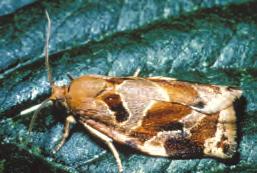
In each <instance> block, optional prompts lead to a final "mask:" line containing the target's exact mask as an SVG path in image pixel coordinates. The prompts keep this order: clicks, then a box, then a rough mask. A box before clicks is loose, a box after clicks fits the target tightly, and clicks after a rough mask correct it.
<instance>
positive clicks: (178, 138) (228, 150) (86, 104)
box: [21, 12, 242, 172]
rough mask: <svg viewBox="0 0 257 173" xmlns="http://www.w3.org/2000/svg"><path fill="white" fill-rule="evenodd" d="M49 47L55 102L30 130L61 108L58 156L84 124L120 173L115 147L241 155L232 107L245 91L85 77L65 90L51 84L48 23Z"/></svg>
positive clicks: (164, 81) (176, 155)
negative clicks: (71, 134)
mask: <svg viewBox="0 0 257 173" xmlns="http://www.w3.org/2000/svg"><path fill="white" fill-rule="evenodd" d="M46 15H47V18H48V30H47V38H46V46H45V58H46V67H47V69H48V70H47V71H48V79H49V82H50V84H51V87H52V94H51V96H50V97H49V98H48V99H47V100H46V101H44V102H43V103H42V104H40V105H37V106H34V107H33V108H31V109H28V110H25V111H23V112H21V114H28V113H30V112H32V111H35V110H36V111H35V113H34V115H33V118H32V120H31V124H30V130H31V128H32V124H33V121H34V120H35V117H36V115H37V113H38V112H39V111H40V109H41V108H43V107H44V106H45V105H46V103H49V102H52V103H58V104H59V105H62V106H63V108H64V109H65V110H66V113H67V116H66V117H67V118H66V122H65V126H64V133H63V136H62V139H61V141H60V143H59V144H58V145H57V146H56V148H55V149H54V151H55V152H57V151H58V150H59V149H60V148H61V147H62V145H63V144H64V143H65V140H66V138H67V137H68V135H69V131H70V124H71V123H75V122H77V123H80V124H82V125H83V126H84V127H85V128H86V129H87V130H88V131H89V132H90V133H92V134H93V135H94V136H96V137H98V138H100V139H101V140H102V141H103V142H105V143H106V144H107V146H108V147H109V149H110V150H111V151H112V153H113V155H114V157H115V159H116V161H117V165H118V169H119V172H122V164H121V160H120V158H119V153H118V152H117V150H116V148H115V146H114V145H113V142H116V143H120V144H125V145H127V146H129V147H132V148H134V149H136V150H138V151H140V152H142V153H145V154H148V155H152V156H162V157H171V158H194V157H197V158H199V157H214V158H221V159H229V158H232V157H233V155H234V154H235V152H236V149H237V142H236V135H237V134H236V115H235V110H234V107H233V102H234V101H235V100H236V99H237V98H239V97H240V96H241V94H242V92H241V90H239V89H236V88H233V87H228V86H218V85H210V84H197V83H189V82H185V81H178V80H176V79H173V78H167V77H148V78H141V77H139V76H138V72H137V73H136V74H135V75H134V76H131V77H109V76H100V75H86V76H81V77H79V78H72V77H71V76H70V79H71V82H70V84H69V85H67V86H57V85H55V84H54V82H53V81H52V75H51V70H50V66H49V60H48V59H49V58H48V42H49V37H50V28H51V23H50V18H49V16H48V13H47V12H46Z"/></svg>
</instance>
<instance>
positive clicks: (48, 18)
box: [44, 10, 54, 86]
mask: <svg viewBox="0 0 257 173" xmlns="http://www.w3.org/2000/svg"><path fill="white" fill-rule="evenodd" d="M45 14H46V18H47V30H46V41H45V50H44V52H45V65H46V69H47V74H48V81H49V83H50V85H51V86H52V85H53V84H54V81H53V78H52V70H51V68H50V64H49V53H48V47H49V40H50V35H51V19H50V17H49V14H48V12H47V10H45Z"/></svg>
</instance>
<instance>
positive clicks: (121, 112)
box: [102, 93, 129, 122]
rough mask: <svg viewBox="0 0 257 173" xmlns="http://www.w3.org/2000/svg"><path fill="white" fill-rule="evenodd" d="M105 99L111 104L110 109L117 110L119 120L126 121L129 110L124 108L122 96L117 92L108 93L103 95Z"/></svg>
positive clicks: (116, 114)
mask: <svg viewBox="0 0 257 173" xmlns="http://www.w3.org/2000/svg"><path fill="white" fill-rule="evenodd" d="M102 99H103V101H104V102H105V103H106V104H107V105H108V106H109V108H110V110H112V111H113V112H115V116H116V120H117V121H118V122H123V121H126V120H127V119H128V117H129V113H128V111H127V110H126V109H125V108H124V106H123V104H122V101H121V98H120V96H119V95H118V94H115V93H106V94H104V95H103V96H102Z"/></svg>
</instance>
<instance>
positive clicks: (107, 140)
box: [83, 123, 123, 172]
mask: <svg viewBox="0 0 257 173" xmlns="http://www.w3.org/2000/svg"><path fill="white" fill-rule="evenodd" d="M83 125H84V127H85V128H86V129H87V130H88V131H89V132H90V133H92V134H93V135H94V136H96V137H98V138H100V139H101V140H103V141H104V142H105V143H106V144H107V146H108V147H109V149H110V150H111V152H112V154H113V156H114V158H115V159H116V162H117V165H118V169H119V172H122V171H123V168H122V164H121V160H120V156H119V153H118V151H117V149H116V148H115V146H114V145H113V141H112V139H111V138H109V137H108V136H106V135H104V134H103V133H101V132H99V131H97V130H96V129H94V128H92V127H91V126H89V125H87V124H86V123H84V124H83Z"/></svg>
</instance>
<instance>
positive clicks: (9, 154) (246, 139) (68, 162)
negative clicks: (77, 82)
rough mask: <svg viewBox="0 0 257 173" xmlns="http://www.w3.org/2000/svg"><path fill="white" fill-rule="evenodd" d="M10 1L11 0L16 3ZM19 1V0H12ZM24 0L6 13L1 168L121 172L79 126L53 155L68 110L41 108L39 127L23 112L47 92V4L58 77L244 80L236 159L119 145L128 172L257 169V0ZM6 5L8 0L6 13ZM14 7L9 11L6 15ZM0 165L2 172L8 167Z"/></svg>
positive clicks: (1, 40) (1, 38)
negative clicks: (165, 154)
mask: <svg viewBox="0 0 257 173" xmlns="http://www.w3.org/2000/svg"><path fill="white" fill-rule="evenodd" d="M10 2H11V1H10ZM13 2H14V1H13ZM24 2H25V1H17V2H16V3H15V5H11V4H12V3H9V4H10V5H9V6H11V8H12V9H15V10H16V9H18V8H19V9H18V10H16V11H15V10H9V12H8V15H5V16H2V17H1V20H0V59H1V60H0V88H1V89H0V103H1V107H0V119H1V120H0V126H1V128H0V141H1V144H0V147H1V150H0V170H1V171H2V170H3V172H35V170H45V171H42V172H117V165H116V162H115V160H114V158H113V156H112V154H111V153H110V152H109V150H108V148H107V147H106V146H105V144H103V143H102V142H101V141H98V140H97V139H95V138H94V137H92V136H90V135H89V134H87V133H86V131H85V129H83V128H80V127H78V126H74V127H73V130H72V134H71V136H70V138H69V139H68V141H67V142H66V143H65V145H64V146H63V147H62V148H61V150H60V151H59V152H58V153H57V154H56V155H53V154H51V152H52V150H53V148H54V146H55V145H56V144H57V142H58V140H59V139H60V137H61V134H62V130H63V119H64V115H62V114H61V113H60V112H58V111H52V112H51V111H50V108H48V109H45V110H43V111H42V112H41V114H40V116H39V118H38V120H37V122H36V125H35V129H34V131H33V133H32V134H31V135H29V134H28V131H27V129H28V124H29V120H30V117H29V116H27V117H22V118H14V117H15V116H16V115H18V114H19V112H20V111H21V110H24V109H25V108H28V107H30V106H32V105H35V104H38V103H40V102H41V101H42V100H44V99H45V98H47V97H48V96H49V95H50V85H49V83H48V82H47V73H46V69H45V66H44V57H43V47H44V39H45V29H46V17H45V15H44V10H45V9H47V10H48V12H49V14H50V17H51V19H52V34H51V40H50V61H51V66H52V69H53V76H54V80H55V81H56V82H57V83H58V84H60V85H61V84H67V83H69V79H68V77H67V76H66V74H67V73H68V72H69V73H70V74H71V75H72V76H74V77H78V76H81V75H85V74H103V75H114V76H128V75H132V74H133V73H134V71H135V70H136V69H137V68H138V67H140V68H141V69H142V73H141V75H142V76H168V77H175V78H178V79H181V80H188V81H192V82H201V83H208V84H220V85H232V86H238V87H241V88H242V90H243V92H244V94H243V98H242V99H241V100H240V102H239V104H238V105H237V107H238V115H237V117H238V129H239V130H238V136H239V139H238V140H239V148H238V157H235V158H234V159H233V160H232V161H230V162H224V161H220V160H215V159H210V158H204V159H188V160H174V159H169V158H159V157H151V156H147V155H144V154H142V153H138V152H135V151H132V150H131V149H130V148H128V147H124V146H119V145H118V146H117V148H118V150H119V151H120V155H121V159H122V163H123V166H124V169H125V172H145V173H150V172H254V171H255V170H256V169H257V168H256V165H257V154H256V153H257V146H256V145H255V144H256V140H257V123H256V122H257V121H256V120H257V105H256V103H257V82H256V81H257V80H256V78H257V34H256V33H257V13H256V9H257V2H256V1H246V0H244V1H239V0H227V1H226V0H220V1H206V0H204V1H197V0H195V1H193V0H191V1H188V0H178V1H173V0H166V1H154V0H152V1H151V0H149V1H148V0H138V1H136V0H131V1H119V0H108V1H100V0H99V1H83V0H77V1H69V0H62V1H61V0H59V1H54V2H53V1H50V0H48V1H47V0H46V1H35V2H34V1H27V2H30V3H32V2H33V3H32V4H30V5H25V6H24V5H23V4H24ZM5 11H8V10H6V9H5V8H4V6H1V3H0V15H3V14H7V13H6V12H5ZM9 13H10V14H9ZM1 171H0V172H1Z"/></svg>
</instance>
